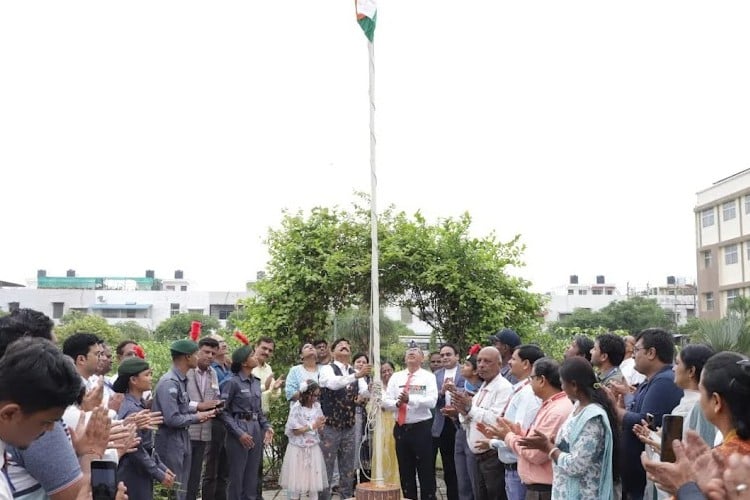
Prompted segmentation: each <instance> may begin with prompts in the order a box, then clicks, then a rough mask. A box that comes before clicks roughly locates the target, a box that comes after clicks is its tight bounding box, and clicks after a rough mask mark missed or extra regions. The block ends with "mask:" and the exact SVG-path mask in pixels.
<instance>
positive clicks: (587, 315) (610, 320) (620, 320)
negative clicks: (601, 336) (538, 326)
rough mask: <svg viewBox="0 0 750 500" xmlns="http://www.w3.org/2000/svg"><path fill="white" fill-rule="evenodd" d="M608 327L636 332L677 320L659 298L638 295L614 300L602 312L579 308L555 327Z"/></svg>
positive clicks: (553, 326)
mask: <svg viewBox="0 0 750 500" xmlns="http://www.w3.org/2000/svg"><path fill="white" fill-rule="evenodd" d="M557 327H563V328H582V329H592V328H593V329H596V328H604V329H606V330H627V331H628V332H630V333H631V334H636V333H638V332H640V331H641V330H643V329H645V328H655V327H661V328H666V329H672V328H674V327H675V324H674V321H673V320H672V318H670V316H669V315H668V314H667V312H666V311H665V310H664V309H662V308H661V307H660V306H659V304H658V303H657V302H656V300H655V299H647V298H645V297H640V296H635V297H630V298H628V299H626V300H617V301H614V302H610V303H609V304H607V305H606V306H605V307H603V308H602V309H600V310H599V311H589V310H586V309H576V310H575V311H574V312H573V314H571V315H570V316H568V317H567V318H564V319H562V320H560V321H558V322H556V323H554V324H553V325H552V326H551V328H550V329H551V330H555V329H556V328H557Z"/></svg>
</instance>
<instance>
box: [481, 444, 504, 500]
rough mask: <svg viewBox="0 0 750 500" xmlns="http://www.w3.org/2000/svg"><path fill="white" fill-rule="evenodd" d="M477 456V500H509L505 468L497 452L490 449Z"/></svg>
mask: <svg viewBox="0 0 750 500" xmlns="http://www.w3.org/2000/svg"><path fill="white" fill-rule="evenodd" d="M475 456H476V458H477V491H476V500H507V499H508V496H507V495H506V494H505V466H504V465H503V463H502V462H501V461H500V459H498V458H497V450H495V449H490V450H489V451H486V452H484V453H480V454H478V455H475Z"/></svg>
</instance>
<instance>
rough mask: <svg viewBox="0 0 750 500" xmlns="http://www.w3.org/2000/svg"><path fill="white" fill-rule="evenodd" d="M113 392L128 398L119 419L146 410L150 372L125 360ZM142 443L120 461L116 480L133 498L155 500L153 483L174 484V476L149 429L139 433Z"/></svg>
mask: <svg viewBox="0 0 750 500" xmlns="http://www.w3.org/2000/svg"><path fill="white" fill-rule="evenodd" d="M112 390H114V391H115V392H116V393H120V394H123V393H124V394H125V398H124V399H123V401H122V405H121V406H120V411H119V412H118V413H117V418H118V419H120V420H124V419H125V417H127V416H129V415H132V414H134V413H140V412H142V411H143V410H145V409H146V406H145V405H144V403H143V393H144V392H146V391H150V390H151V369H150V367H149V365H148V363H147V362H146V361H145V360H143V359H141V358H126V359H125V360H123V362H122V364H120V368H118V370H117V378H116V379H115V381H114V383H113V384H112ZM138 437H139V438H141V442H140V444H139V445H138V449H137V450H136V451H134V452H133V453H128V454H126V455H123V457H122V458H120V463H119V465H118V466H117V478H118V479H119V480H121V481H123V482H124V483H125V486H127V487H128V495H129V496H130V498H134V499H135V498H142V499H143V500H152V499H153V497H154V481H159V482H160V483H162V484H163V485H164V486H166V487H168V488H169V487H171V486H172V484H173V483H174V479H175V476H174V473H173V472H172V471H171V470H169V468H167V466H166V465H165V464H164V463H163V462H162V461H161V460H160V459H159V456H158V455H156V454H154V438H153V433H152V431H151V430H149V429H142V430H139V431H138Z"/></svg>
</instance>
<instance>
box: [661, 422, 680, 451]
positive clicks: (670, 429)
mask: <svg viewBox="0 0 750 500" xmlns="http://www.w3.org/2000/svg"><path fill="white" fill-rule="evenodd" d="M682 424H683V418H682V416H680V415H664V416H663V417H662V425H661V461H662V462H675V461H676V460H677V457H675V454H674V448H673V446H672V442H673V441H674V440H675V439H682Z"/></svg>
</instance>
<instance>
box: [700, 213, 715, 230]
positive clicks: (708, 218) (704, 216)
mask: <svg viewBox="0 0 750 500" xmlns="http://www.w3.org/2000/svg"><path fill="white" fill-rule="evenodd" d="M701 222H702V223H703V227H708V226H713V225H714V209H713V208H707V209H706V210H704V211H703V212H701Z"/></svg>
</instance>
